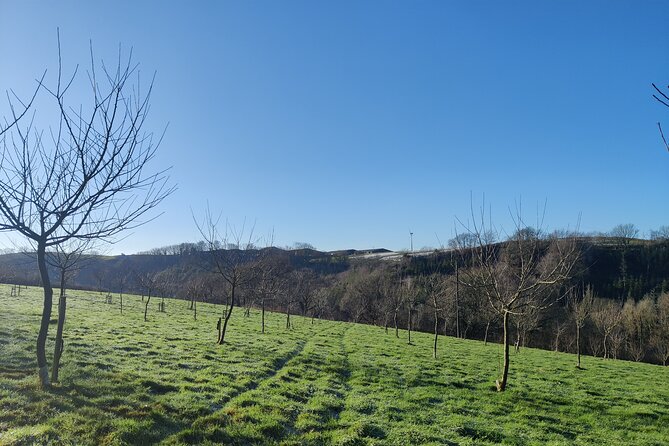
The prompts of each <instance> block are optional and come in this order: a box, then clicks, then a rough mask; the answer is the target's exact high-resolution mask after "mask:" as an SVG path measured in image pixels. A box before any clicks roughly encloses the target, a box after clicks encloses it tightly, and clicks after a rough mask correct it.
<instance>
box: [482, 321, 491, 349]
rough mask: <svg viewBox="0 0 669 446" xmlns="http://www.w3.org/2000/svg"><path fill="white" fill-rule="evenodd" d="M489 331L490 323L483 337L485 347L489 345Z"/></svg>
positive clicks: (486, 325)
mask: <svg viewBox="0 0 669 446" xmlns="http://www.w3.org/2000/svg"><path fill="white" fill-rule="evenodd" d="M488 330H490V321H488V322H487V323H486V324H485V335H484V336H483V345H488Z"/></svg>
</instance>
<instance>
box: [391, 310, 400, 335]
mask: <svg viewBox="0 0 669 446" xmlns="http://www.w3.org/2000/svg"><path fill="white" fill-rule="evenodd" d="M393 321H394V322H395V337H396V338H399V337H400V329H399V327H398V326H397V310H395V314H394V315H393Z"/></svg>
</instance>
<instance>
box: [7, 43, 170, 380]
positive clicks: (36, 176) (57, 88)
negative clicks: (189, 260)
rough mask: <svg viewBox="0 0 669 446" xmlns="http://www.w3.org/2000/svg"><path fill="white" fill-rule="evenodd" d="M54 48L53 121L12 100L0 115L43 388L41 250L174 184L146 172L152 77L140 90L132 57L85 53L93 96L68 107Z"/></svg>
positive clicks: (113, 221) (131, 216)
mask: <svg viewBox="0 0 669 446" xmlns="http://www.w3.org/2000/svg"><path fill="white" fill-rule="evenodd" d="M60 54H61V52H60V40H59V44H58V55H59V62H58V70H57V78H56V80H55V81H54V82H53V84H52V85H47V84H46V82H45V81H44V80H41V81H40V82H39V83H38V85H39V93H40V94H42V93H43V94H44V95H45V96H46V97H47V99H48V100H51V103H52V104H53V106H54V109H55V110H56V112H57V116H58V118H57V122H55V123H54V126H53V127H51V128H50V129H49V130H48V131H46V132H45V131H42V130H39V129H37V128H35V127H34V123H35V122H37V121H36V120H35V119H34V114H30V119H29V120H27V119H26V116H28V115H27V114H25V113H24V114H23V115H17V114H16V112H15V110H16V107H14V105H13V104H12V102H11V101H10V114H11V117H10V119H6V120H5V121H6V122H14V124H13V125H11V126H9V127H7V126H5V129H4V131H3V133H2V136H1V141H0V144H1V146H2V151H3V154H2V166H1V167H2V168H1V169H0V216H1V217H2V221H1V222H0V230H4V231H15V232H17V233H19V234H20V235H21V236H23V237H25V238H27V239H28V240H31V241H32V242H33V243H34V244H35V245H36V249H37V263H38V268H39V272H40V277H41V281H42V287H43V289H44V305H43V310H42V319H41V323H40V330H39V334H38V336H37V349H36V355H37V365H38V368H39V377H40V382H41V384H42V387H44V388H47V387H49V386H50V382H49V375H48V367H47V360H46V351H45V347H46V339H47V334H48V329H49V320H50V318H51V303H52V300H53V289H52V286H51V280H50V277H49V272H48V268H47V262H46V257H47V255H46V253H47V250H48V249H50V248H52V247H54V246H57V245H60V244H62V243H65V242H67V241H68V240H70V239H78V240H87V239H89V240H103V241H109V242H111V241H113V240H114V236H116V235H117V234H119V233H120V232H122V231H124V230H127V229H130V228H134V227H136V226H138V225H140V224H142V223H145V222H146V221H147V220H146V219H145V217H146V215H147V212H148V211H150V210H151V209H153V208H155V207H156V206H157V205H158V204H159V203H160V202H161V201H162V200H163V199H164V198H165V197H166V196H168V195H169V194H170V193H171V192H172V191H173V190H174V189H173V188H172V187H170V186H168V176H167V174H166V171H159V172H157V173H147V171H146V170H147V168H148V166H149V164H150V162H151V160H152V159H153V158H154V155H155V153H156V149H157V147H158V145H159V143H160V138H158V140H157V141H154V140H153V138H152V133H147V132H146V131H145V130H144V123H145V122H146V118H147V115H148V111H149V99H150V96H151V90H152V86H153V81H151V82H150V83H149V86H148V89H147V90H146V91H145V92H142V90H141V89H140V85H139V82H137V84H136V85H132V80H133V78H134V77H135V76H137V77H138V75H139V71H138V69H137V65H136V64H134V63H133V62H132V58H131V57H128V58H127V59H126V60H123V59H122V57H121V55H120V54H119V59H118V63H117V65H116V67H115V68H114V69H111V70H110V69H107V67H106V65H104V64H101V65H98V64H96V63H95V62H94V57H93V52H92V50H91V64H90V69H89V71H88V76H87V81H88V82H87V83H88V85H89V87H90V92H91V103H90V105H88V106H87V107H84V106H83V105H82V106H73V105H71V104H69V102H68V101H67V98H68V93H69V92H70V91H71V88H73V86H74V85H76V81H77V78H78V77H77V71H78V70H77V68H75V69H74V70H73V72H72V74H71V75H70V76H67V77H63V64H62V62H61V60H62V59H61V57H60ZM76 96H78V95H76ZM30 104H33V103H32V102H31V103H30Z"/></svg>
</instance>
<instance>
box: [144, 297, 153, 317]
mask: <svg viewBox="0 0 669 446" xmlns="http://www.w3.org/2000/svg"><path fill="white" fill-rule="evenodd" d="M149 302H151V293H149V294H148V296H147V297H146V301H145V302H144V322H146V314H147V313H148V312H149Z"/></svg>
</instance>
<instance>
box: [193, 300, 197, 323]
mask: <svg viewBox="0 0 669 446" xmlns="http://www.w3.org/2000/svg"><path fill="white" fill-rule="evenodd" d="M193 320H194V321H197V301H196V300H195V299H193Z"/></svg>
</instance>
